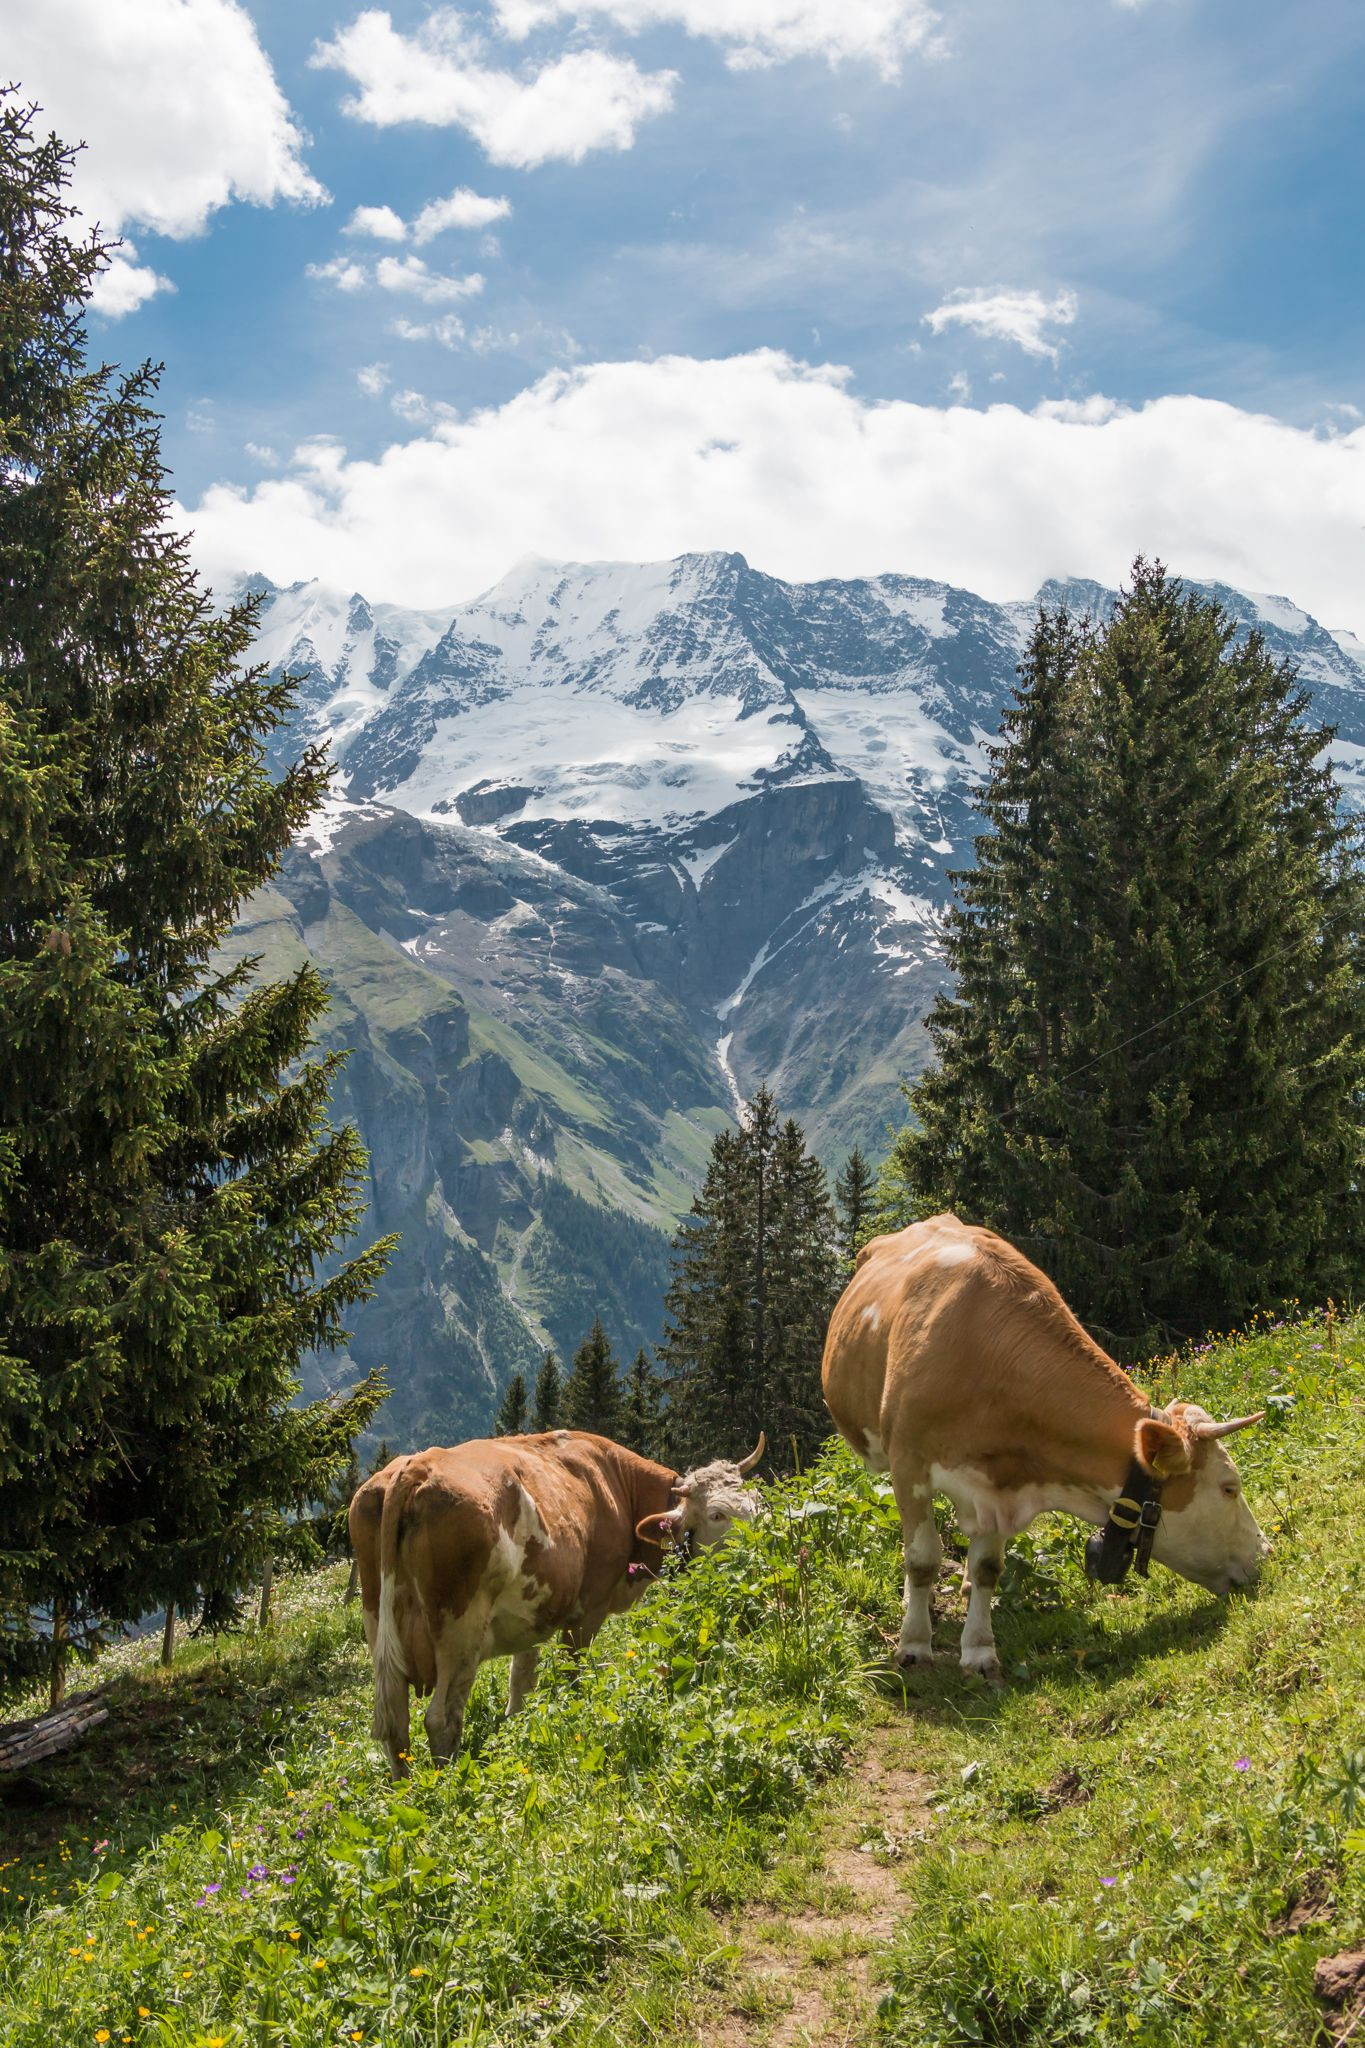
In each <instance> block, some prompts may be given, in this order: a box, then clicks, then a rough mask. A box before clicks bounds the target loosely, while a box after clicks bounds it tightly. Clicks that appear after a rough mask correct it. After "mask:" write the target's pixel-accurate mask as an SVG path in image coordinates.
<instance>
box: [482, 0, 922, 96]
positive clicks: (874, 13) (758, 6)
mask: <svg viewBox="0 0 1365 2048" xmlns="http://www.w3.org/2000/svg"><path fill="white" fill-rule="evenodd" d="M494 12H495V14H496V16H497V20H498V22H499V25H500V26H501V28H502V30H503V32H504V34H506V35H508V36H512V37H518V38H519V37H523V36H526V35H529V34H530V32H531V30H532V29H535V28H540V27H542V26H543V25H544V24H545V23H547V22H550V21H553V20H555V19H556V18H557V17H560V16H565V15H567V16H571V17H574V18H577V19H580V20H581V19H583V18H584V17H586V16H589V15H598V16H601V17H604V18H605V19H607V20H609V21H611V22H613V23H614V24H615V25H616V26H617V27H619V28H623V29H626V30H628V31H630V32H632V33H633V32H636V31H638V30H641V29H648V28H657V27H661V26H664V25H676V26H677V27H678V28H681V29H685V30H686V32H687V33H688V34H689V35H694V36H707V37H710V38H711V39H712V40H714V41H716V42H720V43H724V44H727V45H729V59H728V61H729V62H730V64H731V65H733V66H735V67H736V68H747V67H749V66H752V65H758V64H778V63H782V62H785V61H787V60H788V59H790V58H793V57H823V58H824V59H825V61H826V62H827V63H830V64H838V63H841V62H843V61H845V60H847V59H859V60H862V61H863V62H866V63H872V64H875V65H876V66H877V67H878V69H879V70H880V71H881V73H882V75H883V77H886V78H894V77H895V75H896V73H897V72H898V71H899V69H900V65H901V61H902V59H903V58H905V57H907V56H909V54H910V53H911V51H913V50H916V49H922V48H929V49H932V48H933V47H934V43H933V36H934V30H935V28H936V27H937V25H938V19H939V17H938V13H937V11H936V10H935V9H934V8H933V7H931V6H929V5H928V4H927V0H495V8H494Z"/></svg>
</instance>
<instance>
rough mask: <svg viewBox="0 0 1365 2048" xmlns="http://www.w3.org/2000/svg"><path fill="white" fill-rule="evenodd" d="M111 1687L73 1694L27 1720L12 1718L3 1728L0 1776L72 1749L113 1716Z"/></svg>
mask: <svg viewBox="0 0 1365 2048" xmlns="http://www.w3.org/2000/svg"><path fill="white" fill-rule="evenodd" d="M106 1690H107V1688H105V1687H100V1688H99V1689H98V1690H97V1691H95V1692H78V1693H73V1694H72V1696H71V1698H70V1699H69V1700H66V1701H64V1702H63V1704H62V1705H61V1706H60V1707H56V1708H54V1709H53V1710H52V1712H50V1713H47V1714H34V1715H33V1716H32V1717H31V1718H30V1719H29V1720H27V1721H8V1722H6V1723H5V1724H4V1726H3V1727H0V1775H3V1774H4V1773H5V1772H6V1771H22V1770H26V1769H27V1767H28V1766H29V1765H30V1764H36V1763H41V1762H42V1760H43V1758H44V1757H49V1756H56V1755H57V1753H58V1752H59V1751H60V1750H63V1749H70V1748H72V1747H73V1745H74V1744H76V1743H77V1742H79V1741H80V1740H81V1738H82V1736H84V1735H86V1734H88V1733H89V1731H90V1730H91V1729H92V1728H97V1727H98V1726H99V1724H100V1722H101V1721H107V1720H108V1719H109V1708H108V1706H107V1705H106V1704H105V1692H106Z"/></svg>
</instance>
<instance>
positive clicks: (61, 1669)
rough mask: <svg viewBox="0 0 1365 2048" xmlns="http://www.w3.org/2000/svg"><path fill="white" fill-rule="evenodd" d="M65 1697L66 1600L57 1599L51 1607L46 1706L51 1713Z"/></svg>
mask: <svg viewBox="0 0 1365 2048" xmlns="http://www.w3.org/2000/svg"><path fill="white" fill-rule="evenodd" d="M65 1698H66V1602H65V1600H58V1601H57V1602H56V1603H55V1604H54V1606H53V1609H52V1677H51V1681H50V1683H49V1685H48V1692H47V1708H48V1712H49V1713H51V1712H52V1710H53V1708H54V1707H59V1706H60V1705H61V1703H62V1701H63V1700H64V1699H65Z"/></svg>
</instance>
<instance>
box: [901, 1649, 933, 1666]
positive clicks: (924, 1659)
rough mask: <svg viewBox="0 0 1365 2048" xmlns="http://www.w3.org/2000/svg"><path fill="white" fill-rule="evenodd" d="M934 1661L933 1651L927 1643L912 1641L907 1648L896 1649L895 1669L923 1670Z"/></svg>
mask: <svg viewBox="0 0 1365 2048" xmlns="http://www.w3.org/2000/svg"><path fill="white" fill-rule="evenodd" d="M933 1661H934V1653H933V1651H932V1650H931V1649H930V1648H929V1645H928V1644H927V1643H912V1644H911V1646H910V1648H909V1649H908V1650H897V1652H896V1669H897V1671H923V1670H924V1669H925V1668H926V1667H927V1666H928V1665H930V1664H932V1663H933Z"/></svg>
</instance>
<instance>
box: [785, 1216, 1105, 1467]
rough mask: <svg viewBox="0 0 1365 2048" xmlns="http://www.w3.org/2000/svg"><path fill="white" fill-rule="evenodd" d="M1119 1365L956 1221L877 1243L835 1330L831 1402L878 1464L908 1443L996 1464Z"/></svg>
mask: <svg viewBox="0 0 1365 2048" xmlns="http://www.w3.org/2000/svg"><path fill="white" fill-rule="evenodd" d="M1096 1371H1098V1373H1100V1374H1102V1375H1104V1377H1105V1379H1106V1380H1107V1379H1108V1378H1109V1377H1110V1376H1113V1375H1116V1374H1117V1368H1116V1367H1115V1366H1114V1365H1113V1363H1112V1361H1111V1360H1109V1359H1108V1358H1106V1357H1105V1355H1104V1353H1103V1352H1101V1351H1100V1349H1099V1347H1098V1346H1097V1345H1095V1344H1094V1343H1093V1342H1092V1341H1091V1339H1090V1338H1089V1337H1088V1336H1087V1335H1086V1333H1085V1332H1084V1331H1083V1330H1082V1329H1081V1326H1080V1324H1079V1323H1078V1322H1077V1321H1076V1319H1075V1317H1074V1316H1073V1315H1072V1314H1071V1311H1070V1310H1069V1309H1068V1308H1067V1306H1066V1304H1065V1303H1064V1302H1063V1300H1062V1298H1061V1296H1060V1295H1059V1294H1058V1292H1057V1290H1056V1288H1055V1287H1054V1286H1053V1284H1052V1282H1051V1281H1050V1280H1049V1279H1047V1277H1046V1275H1044V1274H1043V1273H1041V1272H1040V1271H1039V1270H1038V1268H1037V1267H1036V1266H1034V1265H1032V1264H1031V1263H1030V1261H1029V1260H1028V1259H1026V1258H1025V1257H1024V1255H1023V1254H1022V1253H1021V1252H1019V1251H1017V1250H1016V1249H1015V1248H1014V1247H1013V1246H1012V1245H1010V1244H1008V1243H1007V1242H1006V1241H1005V1239H1003V1238H1001V1237H997V1236H996V1234H995V1233H994V1232H993V1231H990V1230H986V1229H983V1228H981V1227H980V1226H978V1225H974V1224H964V1223H962V1222H960V1221H959V1219H958V1218H957V1217H956V1216H951V1215H944V1216H934V1217H930V1218H928V1219H926V1220H925V1221H923V1222H920V1223H913V1224H911V1225H910V1227H909V1228H908V1229H906V1230H901V1231H897V1232H894V1233H893V1234H891V1235H888V1236H885V1237H879V1238H874V1239H873V1240H872V1242H871V1243H870V1244H868V1245H866V1246H865V1247H864V1249H863V1251H862V1253H861V1254H860V1255H859V1262H858V1267H857V1271H856V1272H855V1273H854V1276H853V1278H852V1280H851V1281H850V1282H849V1284H848V1287H847V1288H846V1289H845V1291H844V1294H843V1296H842V1297H841V1299H840V1301H839V1303H838V1304H837V1306H836V1308H835V1311H834V1315H833V1317H832V1318H831V1321H830V1327H829V1335H828V1338H827V1341H826V1345H825V1358H824V1383H825V1398H826V1401H827V1402H828V1405H829V1408H830V1412H831V1414H832V1415H833V1417H834V1419H835V1422H836V1423H837V1425H838V1427H839V1429H840V1432H841V1433H842V1434H843V1435H844V1436H845V1437H846V1438H847V1439H848V1441H849V1442H850V1443H852V1444H853V1445H854V1447H855V1448H856V1449H857V1450H859V1451H860V1452H862V1453H863V1455H864V1456H867V1457H869V1459H870V1460H871V1462H872V1463H874V1464H877V1463H880V1462H882V1461H883V1460H884V1457H885V1456H886V1455H887V1454H888V1453H889V1450H890V1447H891V1444H892V1441H893V1439H895V1438H900V1439H902V1440H904V1438H905V1437H906V1436H907V1435H911V1434H913V1436H914V1438H915V1440H916V1442H917V1443H918V1444H919V1445H921V1446H922V1448H923V1453H924V1455H925V1457H926V1458H927V1459H930V1460H932V1461H935V1462H937V1461H940V1460H942V1461H943V1462H945V1463H950V1462H953V1461H955V1460H956V1459H957V1458H958V1457H959V1456H962V1455H965V1454H966V1453H965V1452H964V1449H963V1446H964V1442H965V1443H966V1444H967V1448H968V1450H969V1451H970V1453H971V1455H973V1456H981V1457H987V1456H992V1455H994V1454H997V1453H998V1452H999V1451H1000V1450H1001V1448H1002V1447H1004V1446H1008V1445H1011V1444H1013V1443H1015V1442H1017V1441H1018V1439H1019V1435H1020V1432H1021V1431H1024V1430H1028V1431H1029V1432H1030V1433H1033V1432H1034V1431H1036V1429H1037V1427H1038V1424H1039V1423H1040V1422H1042V1421H1044V1420H1045V1418H1047V1417H1048V1416H1050V1415H1052V1414H1054V1413H1055V1415H1056V1416H1057V1417H1058V1418H1059V1419H1060V1420H1061V1422H1062V1424H1063V1427H1064V1424H1065V1411H1066V1407H1067V1404H1068V1403H1070V1402H1075V1401H1077V1400H1079V1401H1081V1402H1082V1403H1084V1401H1085V1398H1086V1395H1087V1393H1088V1391H1090V1390H1091V1389H1092V1388H1093V1387H1094V1386H1095V1385H1096V1380H1095V1374H1096Z"/></svg>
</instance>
